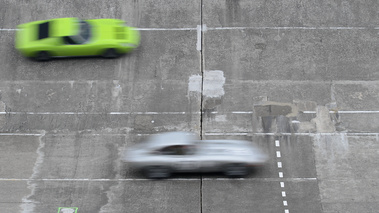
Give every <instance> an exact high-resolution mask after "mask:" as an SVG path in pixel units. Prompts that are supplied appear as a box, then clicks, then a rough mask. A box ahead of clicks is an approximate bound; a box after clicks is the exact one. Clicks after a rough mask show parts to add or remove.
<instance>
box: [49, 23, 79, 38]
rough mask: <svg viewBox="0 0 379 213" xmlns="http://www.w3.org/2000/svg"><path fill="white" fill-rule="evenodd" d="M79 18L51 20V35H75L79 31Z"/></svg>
mask: <svg viewBox="0 0 379 213" xmlns="http://www.w3.org/2000/svg"><path fill="white" fill-rule="evenodd" d="M76 22H78V19H77V18H58V19H51V20H50V25H51V29H50V37H63V36H71V35H75V34H77V32H78V25H76V24H73V23H76Z"/></svg>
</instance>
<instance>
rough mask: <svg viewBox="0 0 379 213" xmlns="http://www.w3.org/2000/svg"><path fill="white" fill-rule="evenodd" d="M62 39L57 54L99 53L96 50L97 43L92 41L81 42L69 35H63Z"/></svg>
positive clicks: (88, 54)
mask: <svg viewBox="0 0 379 213" xmlns="http://www.w3.org/2000/svg"><path fill="white" fill-rule="evenodd" d="M61 39H62V41H61V43H60V45H58V46H57V47H56V51H55V52H56V54H57V56H90V55H96V54H98V53H97V52H96V47H95V46H96V45H94V44H93V43H91V42H90V41H87V42H80V41H77V40H74V39H73V38H71V37H69V36H65V37H62V38H61Z"/></svg>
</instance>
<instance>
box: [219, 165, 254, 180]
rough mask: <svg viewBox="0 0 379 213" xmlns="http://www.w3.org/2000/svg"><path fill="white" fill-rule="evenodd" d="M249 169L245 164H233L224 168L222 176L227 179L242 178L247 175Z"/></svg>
mask: <svg viewBox="0 0 379 213" xmlns="http://www.w3.org/2000/svg"><path fill="white" fill-rule="evenodd" d="M248 173H249V169H248V167H247V166H246V165H245V164H242V163H233V164H228V165H226V167H225V170H224V174H225V175H226V176H228V177H233V178H234V177H244V176H246V175H248Z"/></svg>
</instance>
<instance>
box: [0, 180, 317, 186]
mask: <svg viewBox="0 0 379 213" xmlns="http://www.w3.org/2000/svg"><path fill="white" fill-rule="evenodd" d="M147 180H151V179H146V178H125V179H91V178H77V179H73V178H66V179H65V178H61V179H59V178H57V179H52V178H41V179H26V178H0V181H57V182H59V181H78V182H81V181H88V182H115V181H147ZM170 180H174V181H177V180H178V181H186V180H188V181H198V180H201V179H200V178H171V179H165V180H163V181H170ZM202 180H205V181H214V180H220V181H221V180H226V181H231V180H243V181H264V182H278V181H281V180H285V181H288V182H303V181H317V178H203V179H202ZM280 183H281V185H283V187H284V182H280ZM282 183H283V184H282ZM283 187H282V188H283Z"/></svg>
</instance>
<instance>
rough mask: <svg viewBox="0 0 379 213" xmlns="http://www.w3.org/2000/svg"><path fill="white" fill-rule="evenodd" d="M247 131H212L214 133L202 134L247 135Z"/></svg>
mask: <svg viewBox="0 0 379 213" xmlns="http://www.w3.org/2000/svg"><path fill="white" fill-rule="evenodd" d="M248 134H249V133H247V132H241V133H239V132H235V133H233V132H231V133H224V132H214V133H204V135H210V136H211V135H213V136H218V135H248Z"/></svg>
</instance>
